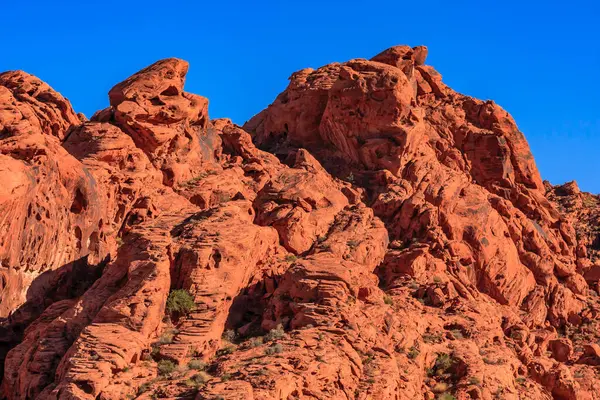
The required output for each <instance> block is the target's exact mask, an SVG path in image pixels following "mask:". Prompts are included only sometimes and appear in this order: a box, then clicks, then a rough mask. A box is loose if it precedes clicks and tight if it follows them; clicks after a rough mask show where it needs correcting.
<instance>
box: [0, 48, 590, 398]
mask: <svg viewBox="0 0 600 400" xmlns="http://www.w3.org/2000/svg"><path fill="white" fill-rule="evenodd" d="M426 57H427V49H426V48H425V47H423V46H420V47H415V48H410V47H408V46H396V47H393V48H390V49H388V50H385V51H384V52H382V53H380V54H378V55H376V56H375V57H373V58H372V59H370V60H364V59H356V60H351V61H348V62H345V63H333V64H329V65H327V66H324V67H321V68H319V69H317V70H312V69H305V70H302V71H298V72H296V73H294V74H293V75H292V76H291V78H290V84H289V86H288V88H287V89H286V90H285V91H284V92H283V93H281V94H280V95H279V96H278V97H277V98H276V99H275V101H274V102H273V103H272V104H271V105H270V106H269V107H268V108H267V109H265V110H264V111H262V112H261V113H259V114H257V115H256V116H255V117H254V118H252V119H251V120H250V121H248V122H247V123H246V124H245V125H244V126H243V127H240V126H236V125H234V124H233V123H231V122H230V121H228V120H222V119H220V120H210V119H209V116H208V101H207V99H205V98H203V97H200V96H198V95H194V94H190V93H187V92H185V91H184V81H185V75H186V73H187V70H188V65H187V63H186V62H184V61H182V60H178V59H166V60H162V61H159V62H157V63H155V64H153V65H151V66H149V67H148V68H146V69H144V70H142V71H140V72H138V73H136V74H135V75H133V76H132V77H130V78H129V79H127V80H125V81H124V82H122V83H120V84H118V85H116V86H115V87H114V88H113V89H111V90H110V92H109V100H110V107H108V108H107V109H105V110H101V111H98V112H97V113H96V114H95V115H94V116H93V117H92V118H91V119H90V120H89V121H88V120H86V118H85V117H83V116H82V115H78V114H76V113H75V111H74V110H73V109H72V107H71V105H70V104H69V102H68V101H67V100H66V99H65V98H63V97H62V96H61V95H60V94H58V93H57V92H55V91H54V90H53V89H51V88H50V87H49V86H48V85H46V84H45V83H43V82H42V81H40V80H39V79H37V78H35V77H33V76H31V75H29V74H27V73H24V72H19V71H18V72H6V73H3V74H0V102H1V103H2V108H1V109H0V182H2V185H0V263H1V265H0V277H1V286H0V317H2V320H1V325H0V349H1V351H0V356H1V359H2V365H3V378H2V386H1V393H2V398H6V399H11V400H13V399H14V400H17V399H40V400H42V399H102V400H109V399H111V400H112V399H126V398H130V399H133V398H136V399H151V398H171V399H175V398H189V399H198V400H200V399H256V400H260V399H264V400H266V399H356V400H366V399H378V400H384V399H434V398H440V399H445V400H449V399H452V398H456V399H486V400H487V399H600V378H599V376H600V343H599V342H598V338H599V336H600V333H599V330H598V327H599V323H600V299H599V297H598V291H599V290H600V288H599V287H598V282H599V281H600V199H599V198H598V197H596V196H592V195H590V194H587V193H582V192H580V191H579V189H578V188H577V186H576V184H575V183H569V184H565V185H563V186H559V187H552V186H551V185H550V184H548V183H545V182H543V181H542V179H541V177H540V174H539V172H538V170H537V168H536V166H535V162H534V160H533V157H532V154H531V152H530V150H529V146H528V144H527V142H526V140H525V137H524V136H523V134H522V133H521V132H520V131H519V130H518V128H517V126H516V124H515V122H514V120H513V119H512V118H511V117H510V115H509V114H508V113H507V112H506V111H504V110H503V109H502V108H500V107H499V106H498V105H497V104H495V103H494V102H492V101H480V100H476V99H473V98H470V97H468V96H464V95H462V94H459V93H456V92H454V91H453V90H452V89H450V88H449V87H447V86H446V85H445V84H444V83H443V82H442V79H441V76H440V74H439V73H437V72H436V71H435V70H434V69H433V68H432V67H431V66H428V65H426V64H425V62H426Z"/></svg>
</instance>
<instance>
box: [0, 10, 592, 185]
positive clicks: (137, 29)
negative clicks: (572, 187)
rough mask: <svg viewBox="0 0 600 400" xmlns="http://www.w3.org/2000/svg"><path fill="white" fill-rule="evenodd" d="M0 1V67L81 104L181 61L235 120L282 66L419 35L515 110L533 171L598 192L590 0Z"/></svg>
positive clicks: (473, 89) (451, 79)
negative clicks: (164, 61)
mask: <svg viewBox="0 0 600 400" xmlns="http://www.w3.org/2000/svg"><path fill="white" fill-rule="evenodd" d="M3 3H4V4H2V14H3V18H2V24H0V39H1V40H2V50H0V71H4V70H11V69H22V70H25V71H27V72H29V73H32V74H35V75H37V76H38V77H40V78H41V79H43V80H45V81H46V82H48V83H49V84H50V85H51V86H53V87H54V88H55V89H56V90H58V91H59V92H61V93H62V94H63V95H64V96H66V97H68V98H69V99H70V100H71V102H72V103H73V106H74V107H75V109H76V110H77V111H81V112H83V113H84V114H86V115H87V116H88V117H89V116H91V114H93V112H94V111H95V110H98V109H101V108H104V107H106V106H107V104H108V98H107V92H108V90H109V89H110V88H111V87H112V86H113V85H114V84H116V83H117V82H119V81H121V80H123V79H124V78H126V77H128V76H129V75H131V74H132V73H134V72H136V71H137V70H139V69H141V68H142V67H145V66H146V65H148V64H151V63H152V62H154V61H156V60H158V59H160V58H165V57H179V58H183V59H185V60H187V61H189V62H190V64H191V67H190V72H189V74H188V80H187V86H186V90H187V91H189V92H194V93H197V94H200V95H203V96H206V97H208V98H209V100H210V113H211V117H229V118H231V119H233V121H234V122H236V123H239V124H242V123H244V122H245V121H246V120H247V119H248V118H250V117H251V116H252V115H253V114H255V113H257V112H258V111H260V110H261V109H263V108H264V107H265V106H267V105H268V104H269V103H270V102H271V101H272V100H273V99H274V98H275V96H276V95H277V94H278V93H279V92H281V91H282V90H283V89H284V88H285V87H286V85H287V78H288V77H289V76H290V74H291V73H292V72H293V71H296V70H298V69H301V68H304V67H319V66H321V65H324V64H326V63H329V62H332V61H345V60H348V59H351V58H369V57H371V56H373V55H374V54H376V53H378V52H379V51H381V50H383V49H385V48H387V47H390V46H392V45H396V44H409V45H412V46H415V45H420V44H424V45H427V46H428V47H429V57H428V61H427V63H428V64H430V65H433V66H434V67H435V68H436V69H437V70H438V71H439V72H440V73H441V74H442V75H443V76H444V81H445V82H446V83H447V84H448V85H450V86H451V87H452V88H454V89H455V90H457V91H460V92H462V93H465V94H468V95H471V96H475V97H478V98H481V99H493V100H495V101H496V102H497V103H499V104H500V105H501V106H503V107H504V108H505V109H507V110H508V111H509V112H510V113H511V114H512V115H513V116H514V117H515V119H516V121H517V123H518V125H519V127H520V129H521V130H522V131H523V132H524V133H525V135H526V137H527V139H528V140H529V143H530V145H531V147H532V150H533V153H534V155H535V157H536V160H537V164H538V167H539V169H540V170H541V172H542V176H543V178H544V179H548V180H550V181H551V182H553V183H561V182H565V181H568V180H572V179H576V180H577V181H578V182H579V184H580V186H581V187H582V189H584V190H588V191H592V192H595V193H599V192H600V179H598V175H600V164H599V162H598V158H599V155H600V100H599V98H600V77H599V74H600V23H599V21H600V5H598V4H597V1H596V0H588V1H578V0H571V1H554V0H550V1H537V0H535V1H525V0H521V1H514V0H504V1H496V0H478V1H461V0H458V1H433V0H429V1H410V2H408V1H398V0H395V1H387V0H383V1H381V0H380V1H364V0H363V1H350V0H348V1H325V0H322V1H302V2H294V1H224V0H223V1H198V0H196V1H175V0H174V1H155V0H147V1H127V0H121V1H113V0H105V1H97V2H92V1H89V2H88V1H81V0H80V1H60V0H56V1H46V0H44V1H40V0H31V1H5V2H3ZM92 3H96V5H92Z"/></svg>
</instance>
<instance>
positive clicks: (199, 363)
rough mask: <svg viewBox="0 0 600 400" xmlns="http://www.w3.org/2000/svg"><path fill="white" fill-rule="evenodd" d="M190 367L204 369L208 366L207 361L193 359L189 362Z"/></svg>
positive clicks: (198, 369)
mask: <svg viewBox="0 0 600 400" xmlns="http://www.w3.org/2000/svg"><path fill="white" fill-rule="evenodd" d="M188 368H189V369H195V370H197V371H202V370H204V369H205V368H206V363H205V362H204V361H202V360H191V361H190V362H189V363H188Z"/></svg>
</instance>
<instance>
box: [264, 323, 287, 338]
mask: <svg viewBox="0 0 600 400" xmlns="http://www.w3.org/2000/svg"><path fill="white" fill-rule="evenodd" d="M284 337H285V331H284V330H283V325H281V324H279V325H277V328H275V329H271V330H270V331H269V333H267V334H266V335H265V340H266V341H267V342H270V341H271V340H277V339H282V338H284Z"/></svg>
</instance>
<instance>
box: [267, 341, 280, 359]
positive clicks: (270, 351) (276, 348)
mask: <svg viewBox="0 0 600 400" xmlns="http://www.w3.org/2000/svg"><path fill="white" fill-rule="evenodd" d="M282 351H283V346H282V345H281V344H279V343H277V344H274V345H273V346H271V347H267V348H266V349H265V354H266V355H269V356H270V355H273V354H279V353H281V352H282Z"/></svg>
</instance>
